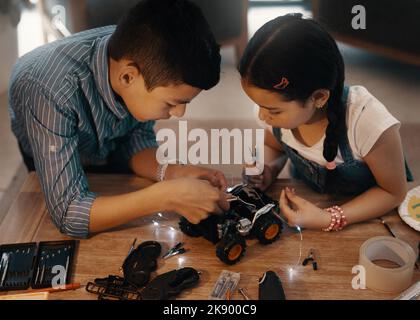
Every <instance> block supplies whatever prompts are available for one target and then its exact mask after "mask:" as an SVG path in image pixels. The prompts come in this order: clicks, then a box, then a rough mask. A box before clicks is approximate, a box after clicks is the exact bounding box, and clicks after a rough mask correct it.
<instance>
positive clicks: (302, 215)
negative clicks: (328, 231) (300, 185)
mask: <svg viewBox="0 0 420 320" xmlns="http://www.w3.org/2000/svg"><path fill="white" fill-rule="evenodd" d="M280 210H281V211H282V212H283V214H284V215H285V217H286V218H287V221H288V224H289V226H291V227H297V226H299V227H301V228H308V229H319V230H321V229H324V228H327V227H328V225H329V224H330V222H331V216H330V214H328V213H326V212H325V211H324V210H322V209H321V208H318V207H317V206H316V205H314V204H312V203H311V202H309V201H306V200H305V199H303V198H301V197H299V196H297V195H296V193H295V191H294V189H293V190H291V189H289V188H286V189H283V190H282V191H281V194H280Z"/></svg>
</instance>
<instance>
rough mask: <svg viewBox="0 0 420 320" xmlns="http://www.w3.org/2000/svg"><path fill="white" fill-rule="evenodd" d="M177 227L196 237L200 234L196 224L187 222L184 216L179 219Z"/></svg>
mask: <svg viewBox="0 0 420 320" xmlns="http://www.w3.org/2000/svg"><path fill="white" fill-rule="evenodd" d="M179 228H180V229H181V231H182V232H183V233H185V234H186V235H187V236H190V237H194V238H198V237H201V236H202V234H201V232H200V230H198V228H197V226H196V225H194V224H192V223H191V222H189V221H188V220H187V219H185V218H184V217H181V219H180V220H179Z"/></svg>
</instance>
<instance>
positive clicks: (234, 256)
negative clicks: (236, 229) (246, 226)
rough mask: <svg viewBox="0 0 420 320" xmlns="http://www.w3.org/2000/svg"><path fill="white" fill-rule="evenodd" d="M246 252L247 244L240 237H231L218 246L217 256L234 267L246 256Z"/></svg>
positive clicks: (221, 241) (224, 239)
mask: <svg viewBox="0 0 420 320" xmlns="http://www.w3.org/2000/svg"><path fill="white" fill-rule="evenodd" d="M245 251H246V242H245V240H244V238H242V237H241V236H239V235H230V236H227V237H225V238H223V239H222V240H220V242H219V243H218V244H217V246H216V255H217V257H218V258H219V259H220V260H221V261H222V262H224V263H226V264H229V265H233V264H235V263H237V262H238V261H239V260H241V258H242V257H243V256H244V254H245Z"/></svg>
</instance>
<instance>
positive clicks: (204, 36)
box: [109, 0, 221, 90]
mask: <svg viewBox="0 0 420 320" xmlns="http://www.w3.org/2000/svg"><path fill="white" fill-rule="evenodd" d="M109 54H110V56H111V57H112V58H113V59H115V60H121V59H122V58H127V59H131V60H133V61H134V62H135V64H136V66H137V67H138V68H139V70H140V72H141V74H142V76H143V77H144V79H145V82H146V86H147V88H148V89H149V90H152V89H154V88H155V87H157V86H166V85H170V84H180V83H186V84H189V85H191V86H193V87H196V88H200V89H203V90H208V89H210V88H212V87H214V86H215V85H216V84H217V83H218V82H219V80H220V62H221V56H220V46H219V45H218V44H217V42H216V39H215V38H214V35H213V33H212V32H211V30H210V26H209V25H208V23H207V21H206V19H205V17H204V15H203V13H202V12H201V10H200V8H199V7H198V6H197V5H195V4H194V3H192V2H191V1H188V0H141V1H139V3H138V4H137V5H136V6H135V7H134V8H132V9H131V10H130V11H129V12H128V13H127V14H126V15H125V16H124V17H123V18H122V20H121V21H120V22H119V24H118V26H117V28H116V30H115V32H114V33H113V35H112V36H111V39H110V42H109Z"/></svg>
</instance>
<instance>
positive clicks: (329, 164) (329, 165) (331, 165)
mask: <svg viewBox="0 0 420 320" xmlns="http://www.w3.org/2000/svg"><path fill="white" fill-rule="evenodd" d="M325 168H327V169H328V170H335V168H337V164H336V163H335V161H331V162H327V164H326V165H325Z"/></svg>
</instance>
